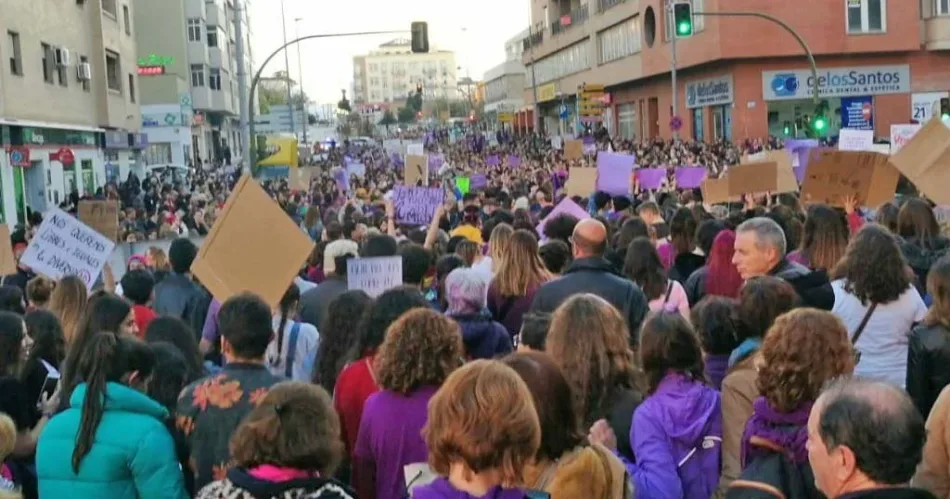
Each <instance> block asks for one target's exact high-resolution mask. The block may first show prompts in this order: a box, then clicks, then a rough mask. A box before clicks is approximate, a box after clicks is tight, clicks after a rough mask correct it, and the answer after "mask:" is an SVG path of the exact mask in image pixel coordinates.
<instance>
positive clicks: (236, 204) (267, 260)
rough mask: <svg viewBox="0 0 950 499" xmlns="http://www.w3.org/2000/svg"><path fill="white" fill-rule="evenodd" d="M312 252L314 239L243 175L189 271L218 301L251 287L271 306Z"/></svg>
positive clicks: (282, 294)
mask: <svg viewBox="0 0 950 499" xmlns="http://www.w3.org/2000/svg"><path fill="white" fill-rule="evenodd" d="M312 250H313V241H311V240H310V238H309V237H308V236H307V235H306V234H305V233H304V232H303V231H301V230H300V228H299V227H297V225H296V224H295V223H294V221H293V220H292V219H291V218H290V217H288V216H287V214H286V213H285V212H284V210H283V209H281V207H280V205H278V204H277V202H276V201H274V200H273V199H271V197H270V196H269V195H268V194H267V192H265V191H264V189H263V188H261V186H260V185H258V183H257V182H255V181H254V180H253V179H252V178H251V177H250V175H244V176H242V177H241V179H240V180H238V183H237V185H235V186H234V191H233V192H231V196H230V197H228V201H227V202H226V203H225V204H224V209H223V210H222V211H221V216H219V217H218V220H217V221H215V223H214V227H212V228H211V232H210V233H209V234H208V236H207V237H206V238H205V240H204V243H202V245H201V248H200V249H199V250H198V256H197V258H195V261H194V262H193V263H192V264H191V272H192V273H193V274H194V275H195V276H196V277H197V278H198V279H200V280H201V283H202V284H204V285H205V287H206V288H208V290H209V291H211V294H212V296H214V297H215V299H217V300H218V301H219V302H222V303H223V302H225V301H227V299H228V298H231V297H232V296H234V295H236V294H238V293H242V292H244V291H250V292H253V293H255V294H256V295H258V296H260V297H261V298H262V299H263V300H264V302H265V303H267V304H268V305H270V306H271V308H274V309H276V308H277V305H278V303H280V299H281V297H283V296H284V293H285V292H286V291H287V287H288V286H290V284H291V282H293V279H294V277H295V276H296V275H297V272H299V271H300V267H301V266H302V265H303V262H304V261H305V260H306V259H307V257H308V256H310V252H311V251H312Z"/></svg>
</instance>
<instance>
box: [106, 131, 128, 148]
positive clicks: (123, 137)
mask: <svg viewBox="0 0 950 499" xmlns="http://www.w3.org/2000/svg"><path fill="white" fill-rule="evenodd" d="M105 135H106V149H128V148H129V133H128V132H124V131H116V130H110V131H108V132H106V133H105Z"/></svg>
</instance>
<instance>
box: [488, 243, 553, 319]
mask: <svg viewBox="0 0 950 499" xmlns="http://www.w3.org/2000/svg"><path fill="white" fill-rule="evenodd" d="M493 239H494V236H493ZM496 268H497V269H498V273H497V274H496V275H495V278H494V279H492V281H491V284H490V285H489V287H488V310H489V311H490V312H491V314H492V318H494V319H495V320H496V321H498V322H500V323H502V324H504V326H505V328H506V329H507V330H508V334H510V335H512V337H514V335H516V334H518V331H520V330H521V323H522V321H523V320H524V314H525V313H526V312H527V311H528V309H529V308H531V302H532V300H534V293H536V292H537V291H538V289H539V288H540V287H541V286H542V285H543V284H544V283H546V282H548V281H550V280H551V279H552V277H553V276H552V275H551V273H550V272H548V270H547V269H546V268H545V267H544V262H542V261H541V257H540V256H539V255H538V240H537V239H536V238H535V237H534V234H532V233H530V232H528V231H526V230H519V231H515V233H514V234H512V236H511V239H510V241H509V242H508V250H507V251H506V252H504V253H503V254H502V259H501V261H500V262H498V263H497V264H496Z"/></svg>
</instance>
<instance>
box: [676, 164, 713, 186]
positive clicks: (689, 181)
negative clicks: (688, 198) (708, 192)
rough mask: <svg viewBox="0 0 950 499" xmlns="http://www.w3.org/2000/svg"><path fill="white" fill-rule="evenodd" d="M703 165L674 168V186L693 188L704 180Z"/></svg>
mask: <svg viewBox="0 0 950 499" xmlns="http://www.w3.org/2000/svg"><path fill="white" fill-rule="evenodd" d="M706 171H707V170H706V167H705V166H680V167H677V168H676V187H677V188H679V189H695V188H696V187H699V186H700V185H702V184H703V180H706Z"/></svg>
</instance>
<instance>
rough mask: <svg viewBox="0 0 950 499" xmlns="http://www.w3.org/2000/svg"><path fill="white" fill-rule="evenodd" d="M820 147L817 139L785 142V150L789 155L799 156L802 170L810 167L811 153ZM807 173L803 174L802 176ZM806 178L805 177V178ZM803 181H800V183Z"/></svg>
mask: <svg viewBox="0 0 950 499" xmlns="http://www.w3.org/2000/svg"><path fill="white" fill-rule="evenodd" d="M816 147H818V141H817V140H816V139H804V140H796V139H786V140H785V150H786V151H788V153H789V154H792V155H797V156H798V166H799V167H800V168H806V167H808V155H809V154H810V153H811V150H812V149H814V148H816ZM804 174H805V173H804V172H802V175H804ZM803 178H804V177H803ZM800 181H801V179H799V182H800Z"/></svg>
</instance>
